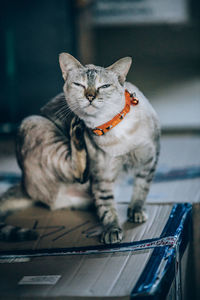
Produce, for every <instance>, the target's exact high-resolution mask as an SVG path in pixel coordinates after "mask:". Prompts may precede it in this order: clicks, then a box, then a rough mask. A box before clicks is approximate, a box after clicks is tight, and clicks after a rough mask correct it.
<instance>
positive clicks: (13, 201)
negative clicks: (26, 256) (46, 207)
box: [0, 184, 38, 242]
mask: <svg viewBox="0 0 200 300" xmlns="http://www.w3.org/2000/svg"><path fill="white" fill-rule="evenodd" d="M33 205H34V201H32V199H31V198H29V197H28V195H26V194H25V192H24V191H23V189H22V188H21V184H16V185H14V186H12V187H10V188H9V189H8V190H7V191H6V192H5V193H4V194H3V195H1V196H0V241H6V242H19V241H25V240H26V241H27V240H34V239H36V238H37V236H38V234H37V232H36V231H35V230H33V229H28V228H22V227H18V226H13V225H8V224H7V223H5V222H4V220H5V219H6V217H7V216H8V215H9V214H11V213H13V212H15V211H18V210H23V209H25V208H28V207H31V206H33Z"/></svg>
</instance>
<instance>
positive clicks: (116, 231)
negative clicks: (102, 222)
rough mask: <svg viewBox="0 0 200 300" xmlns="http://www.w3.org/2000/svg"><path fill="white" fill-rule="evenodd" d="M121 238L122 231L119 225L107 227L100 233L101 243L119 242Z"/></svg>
mask: <svg viewBox="0 0 200 300" xmlns="http://www.w3.org/2000/svg"><path fill="white" fill-rule="evenodd" d="M122 239H123V231H122V229H121V228H120V227H116V226H114V227H113V226H112V227H109V228H107V229H106V230H105V231H103V233H102V234H101V243H104V244H116V243H120V242H121V240H122Z"/></svg>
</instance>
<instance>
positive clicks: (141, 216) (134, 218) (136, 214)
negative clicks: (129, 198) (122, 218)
mask: <svg viewBox="0 0 200 300" xmlns="http://www.w3.org/2000/svg"><path fill="white" fill-rule="evenodd" d="M127 215H128V220H129V222H133V223H144V222H146V221H147V219H148V215H147V213H146V211H145V210H144V209H142V208H140V209H135V208H131V207H129V208H128V212H127Z"/></svg>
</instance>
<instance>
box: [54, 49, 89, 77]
mask: <svg viewBox="0 0 200 300" xmlns="http://www.w3.org/2000/svg"><path fill="white" fill-rule="evenodd" d="M59 63H60V68H61V70H62V76H63V78H64V80H66V79H67V75H68V72H69V71H70V70H72V69H76V68H82V67H83V66H82V65H81V63H80V62H79V61H78V60H77V59H76V58H74V57H73V56H72V55H71V54H69V53H61V54H60V55H59Z"/></svg>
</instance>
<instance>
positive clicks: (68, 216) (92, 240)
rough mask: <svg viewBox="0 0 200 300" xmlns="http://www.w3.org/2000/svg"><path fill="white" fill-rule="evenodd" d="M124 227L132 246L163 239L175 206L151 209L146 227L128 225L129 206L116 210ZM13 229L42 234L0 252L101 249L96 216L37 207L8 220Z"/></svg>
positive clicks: (7, 245)
mask: <svg viewBox="0 0 200 300" xmlns="http://www.w3.org/2000/svg"><path fill="white" fill-rule="evenodd" d="M117 208H118V213H119V215H120V221H121V223H122V224H123V228H124V231H125V238H124V240H123V242H125V243H126V242H133V241H140V240H145V239H152V238H157V237H159V236H160V234H161V232H162V230H163V228H164V225H165V223H166V221H167V219H168V217H169V214H170V211H171V208H172V205H164V206H163V205H148V206H147V211H148V214H149V219H148V221H147V222H146V223H143V224H133V223H130V222H127V217H126V213H127V205H126V204H119V205H118V206H117ZM7 223H8V224H11V225H17V226H22V227H26V228H35V229H36V230H37V232H38V233H39V238H38V239H37V240H36V241H28V242H23V243H22V242H18V243H5V242H0V252H1V251H5V250H10V251H11V250H13V251H14V250H20V249H21V250H22V249H23V250H25V249H26V250H27V249H32V250H39V249H58V248H59V249H61V248H68V247H69V248H72V247H83V246H94V245H101V243H100V242H99V234H100V233H101V232H102V227H101V225H100V224H99V222H98V219H97V217H96V214H95V212H88V211H75V210H74V211H72V210H58V211H54V212H51V211H49V210H48V209H46V208H44V207H34V208H29V209H26V210H25V211H23V212H19V213H15V214H14V215H12V216H10V217H9V218H8V219H7Z"/></svg>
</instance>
